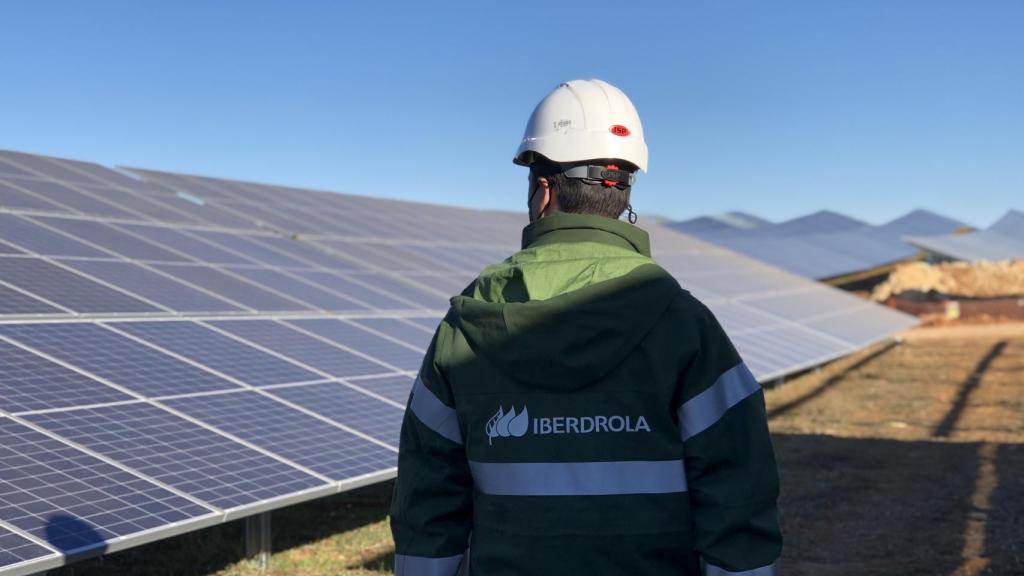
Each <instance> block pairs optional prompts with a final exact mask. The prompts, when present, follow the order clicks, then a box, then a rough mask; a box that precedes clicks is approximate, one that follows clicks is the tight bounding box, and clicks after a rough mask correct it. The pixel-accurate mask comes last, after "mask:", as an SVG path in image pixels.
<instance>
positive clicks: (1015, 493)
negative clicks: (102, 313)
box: [984, 444, 1024, 576]
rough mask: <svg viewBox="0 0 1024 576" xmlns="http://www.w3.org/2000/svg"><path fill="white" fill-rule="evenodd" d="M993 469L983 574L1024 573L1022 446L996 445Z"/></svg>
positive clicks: (1023, 450)
mask: <svg viewBox="0 0 1024 576" xmlns="http://www.w3.org/2000/svg"><path fill="white" fill-rule="evenodd" d="M995 468H996V470H995V475H996V479H997V483H996V487H995V490H993V492H992V497H991V501H990V506H989V510H988V521H987V522H986V523H985V546H984V554H985V556H986V557H987V558H988V559H989V565H988V568H987V572H985V574H986V576H995V575H997V574H998V575H1002V574H1024V444H1003V445H1002V446H999V447H998V449H997V450H996V466H995Z"/></svg>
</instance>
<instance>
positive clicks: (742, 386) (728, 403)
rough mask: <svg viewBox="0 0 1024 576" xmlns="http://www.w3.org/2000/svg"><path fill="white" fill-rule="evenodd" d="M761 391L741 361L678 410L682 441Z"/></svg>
mask: <svg viewBox="0 0 1024 576" xmlns="http://www.w3.org/2000/svg"><path fill="white" fill-rule="evenodd" d="M760 389H761V385H760V384H758V383H757V379H755V378H754V375H753V374H751V373H750V369H749V368H747V365H746V364H744V363H743V362H740V363H739V364H737V365H735V366H733V367H732V368H730V369H729V370H727V371H726V372H725V373H724V374H722V375H721V376H719V377H718V380H716V381H715V383H714V384H712V385H711V387H710V388H708V389H707V390H705V391H703V392H701V393H700V394H697V395H696V396H694V397H693V398H690V399H689V400H687V401H686V402H684V403H683V405H682V406H680V407H679V413H678V414H679V427H680V429H681V430H682V436H683V440H684V441H685V440H689V439H690V438H692V437H694V436H696V435H697V434H700V433H701V432H703V431H704V430H706V429H708V428H710V427H711V425H712V424H714V423H715V422H718V421H719V420H720V419H721V418H722V416H725V413H726V412H728V411H729V408H732V407H733V406H735V405H737V404H739V403H740V401H742V400H743V399H744V398H746V397H747V396H750V395H751V394H753V393H754V392H757V391H758V390H760Z"/></svg>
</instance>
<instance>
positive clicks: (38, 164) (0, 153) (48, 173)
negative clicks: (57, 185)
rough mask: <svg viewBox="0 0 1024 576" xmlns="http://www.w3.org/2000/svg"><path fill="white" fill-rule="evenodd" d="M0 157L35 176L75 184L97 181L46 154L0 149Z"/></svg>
mask: <svg viewBox="0 0 1024 576" xmlns="http://www.w3.org/2000/svg"><path fill="white" fill-rule="evenodd" d="M0 157H2V158H3V160H4V161H5V162H9V163H11V164H14V165H16V166H18V167H19V168H23V169H26V170H28V171H29V173H31V174H33V175H35V176H41V177H48V178H53V179H54V180H61V181H64V182H71V183H76V184H81V183H85V184H96V183H98V180H96V179H95V178H92V177H91V176H89V175H88V174H83V173H82V172H79V171H77V170H74V169H71V168H68V167H67V166H66V165H65V164H62V163H60V162H57V161H54V160H53V159H51V158H49V157H46V156H39V155H36V154H25V153H24V152H14V151H12V150H0Z"/></svg>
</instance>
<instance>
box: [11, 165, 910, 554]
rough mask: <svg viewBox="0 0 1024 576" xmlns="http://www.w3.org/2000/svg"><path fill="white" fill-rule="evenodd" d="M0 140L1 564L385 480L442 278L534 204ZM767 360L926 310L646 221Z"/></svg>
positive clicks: (838, 346)
mask: <svg viewBox="0 0 1024 576" xmlns="http://www.w3.org/2000/svg"><path fill="white" fill-rule="evenodd" d="M135 174H137V176H136V175H132V174H130V173H128V172H124V171H116V170H111V169H107V168H104V167H102V166H99V165H96V164H90V163H85V162H77V161H70V160H61V159H54V158H46V157H41V156H34V155H27V154H21V153H14V152H0V573H5V574H22V573H30V572H35V571H38V570H43V569H46V568H48V567H52V566H56V565H59V564H61V563H63V562H66V561H67V560H68V558H78V557H82V556H87V555H89V554H96V553H99V552H101V551H106V552H111V551H115V550H118V549H122V548H126V547H129V546H132V545H136V544H140V543H144V542H148V541H151V540H154V539H157V538H162V537H166V536H170V535H173V534H177V533H180V532H184V531H188V530H194V529H197V528H200V527H204V526H209V525H212V524H215V523H219V522H223V521H226V520H230V519H234V518H239V517H243V516H247V515H251V514H254V513H258V512H262V511H266V510H270V509H273V508H276V507H280V506H285V505H288V504H291V503H295V502H299V501H303V500H307V499H311V498H316V497H321V496H324V495H327V494H332V493H335V492H338V491H340V490H346V489H350V488H353V487H356V486H360V485H364V484H368V483H373V482H377V481H380V480H383V479H386V478H389V477H391V476H392V475H393V474H394V470H395V459H396V453H397V441H398V431H399V426H400V422H401V418H402V414H403V409H404V405H405V402H406V399H407V397H408V393H409V389H410V388H411V383H412V380H413V376H414V374H415V371H416V370H417V368H418V366H419V363H420V361H421V358H422V355H423V352H424V351H425V349H426V347H427V345H428V343H429V340H430V338H431V334H432V332H433V329H434V327H435V326H436V325H437V322H438V321H439V319H440V317H441V315H442V314H443V313H444V311H445V309H446V307H447V298H448V296H449V295H450V294H453V293H455V292H458V291H460V290H461V289H462V288H463V287H464V286H465V285H466V284H467V283H468V282H469V281H470V280H471V279H472V277H473V276H474V274H475V273H476V272H478V271H479V269H481V268H482V267H483V266H485V265H487V264H490V263H493V262H494V261H497V260H500V259H502V258H504V257H506V256H507V255H508V254H509V253H511V252H513V251H514V250H515V248H516V240H517V239H518V237H519V234H520V228H521V226H522V224H523V218H522V216H521V215H518V214H509V213H503V212H487V211H474V210H464V209H459V208H451V207H444V206H435V205H425V204H413V203H407V202H397V201H390V200H377V199H369V198H361V197H356V196H349V195H341V194H331V193H323V192H315V191H308V190H299V189H293V188H287V187H280V186H267V185H260V184H250V183H243V182H235V181H228V180H218V179H212V178H199V177H193V176H185V175H180V174H170V173H158V172H151V171H142V170H137V171H135ZM651 232H652V235H653V237H654V238H653V241H654V245H655V246H656V248H657V251H658V252H657V256H658V258H659V259H660V260H661V261H662V262H663V263H664V265H665V266H666V267H667V268H668V269H669V270H671V271H672V272H673V273H674V274H676V275H677V276H678V277H679V278H680V280H681V281H682V283H683V285H684V286H686V287H688V288H689V289H691V290H692V291H693V292H694V293H695V294H697V296H699V297H701V298H702V299H704V300H705V301H706V302H708V304H709V305H710V306H711V307H712V309H713V310H714V311H715V312H716V313H717V314H718V315H719V317H720V318H721V320H722V322H723V324H724V325H725V326H726V328H727V330H728V331H729V332H730V334H731V335H732V336H733V338H734V339H735V340H736V342H737V345H738V347H739V348H740V351H741V352H742V353H743V354H744V356H746V357H747V360H748V362H749V363H750V365H751V367H752V369H753V370H754V372H755V373H756V374H757V375H758V376H760V377H761V378H773V377H775V376H779V375H782V374H785V373H788V372H791V371H793V370H797V369H800V368H803V367H807V366H811V365H814V364H817V363H820V362H823V361H826V360H829V359H831V358H835V357H837V356H840V355H842V354H845V353H848V352H850V351H853V350H856V349H858V348H860V347H862V346H864V345H865V344H867V343H870V342H873V341H875V340H878V339H881V338H884V337H886V336H888V335H890V334H891V333H892V332H894V331H896V330H898V329H901V328H903V327H906V326H909V325H911V324H912V323H913V319H911V318H909V317H906V316H903V315H901V314H898V313H896V312H893V311H890V310H888V309H885V308H881V307H878V306H876V305H873V304H870V303H866V302H863V301H861V300H858V299H856V298H853V297H852V296H849V295H846V294H844V293H842V292H839V291H836V290H833V289H831V288H827V287H823V286H819V285H817V284H814V283H811V282H808V281H806V280H804V279H801V278H798V277H795V276H793V275H791V274H787V273H784V272H781V271H779V270H776V269H773V268H771V267H769V266H766V265H764V264H761V263H758V262H755V261H753V260H751V259H749V258H746V257H743V256H739V255H736V254H734V253H731V252H729V251H727V250H723V249H721V248H717V247H714V246H711V245H709V244H706V243H704V242H701V241H699V240H696V239H693V238H690V237H687V236H684V235H681V234H677V233H674V232H671V231H668V230H666V229H663V228H658V227H653V228H652V229H651Z"/></svg>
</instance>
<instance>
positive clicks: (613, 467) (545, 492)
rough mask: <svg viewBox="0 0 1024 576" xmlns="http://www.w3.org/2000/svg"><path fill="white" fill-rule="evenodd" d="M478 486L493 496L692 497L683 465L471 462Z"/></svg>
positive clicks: (664, 462) (669, 462) (674, 462)
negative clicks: (651, 495) (653, 495)
mask: <svg viewBox="0 0 1024 576" xmlns="http://www.w3.org/2000/svg"><path fill="white" fill-rule="evenodd" d="M469 468H470V470H471V471H472V473H473V482H474V483H475V484H476V487H477V489H479V490H480V491H481V492H483V493H484V494H490V495H492V496H606V495H612V494H668V493H672V492H686V468H685V466H684V465H683V461H682V460H660V461H634V460H630V461H625V462H515V463H506V462H473V461H470V462H469Z"/></svg>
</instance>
